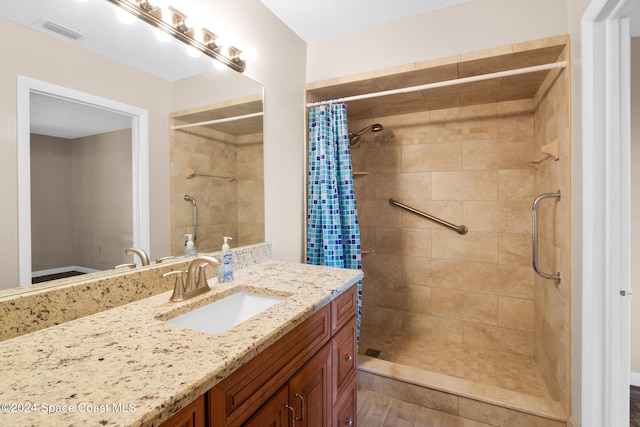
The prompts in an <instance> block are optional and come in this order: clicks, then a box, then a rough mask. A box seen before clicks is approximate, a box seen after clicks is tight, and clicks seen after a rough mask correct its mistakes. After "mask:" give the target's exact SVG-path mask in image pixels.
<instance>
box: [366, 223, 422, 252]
mask: <svg viewBox="0 0 640 427" xmlns="http://www.w3.org/2000/svg"><path fill="white" fill-rule="evenodd" d="M375 239H376V241H375V247H376V253H378V254H389V255H402V256H416V257H431V231H430V230H422V229H416V228H383V227H378V228H376V237H375Z"/></svg>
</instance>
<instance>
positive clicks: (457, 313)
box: [431, 288, 498, 325]
mask: <svg viewBox="0 0 640 427" xmlns="http://www.w3.org/2000/svg"><path fill="white" fill-rule="evenodd" d="M431 314H432V315H434V316H441V317H447V318H451V319H458V320H467V321H471V322H479V323H485V324H489V325H497V324H498V298H497V297H496V296H495V295H488V294H478V293H475V292H464V291H459V290H455V289H444V288H432V291H431Z"/></svg>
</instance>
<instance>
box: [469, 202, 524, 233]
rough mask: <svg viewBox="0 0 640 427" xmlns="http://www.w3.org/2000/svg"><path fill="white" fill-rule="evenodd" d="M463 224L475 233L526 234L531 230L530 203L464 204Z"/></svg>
mask: <svg viewBox="0 0 640 427" xmlns="http://www.w3.org/2000/svg"><path fill="white" fill-rule="evenodd" d="M463 210H464V217H463V222H464V224H465V225H466V226H467V227H468V228H469V230H473V231H489V232H503V233H526V232H528V231H530V230H531V204H530V203H529V201H525V200H516V201H480V202H476V201H470V202H464V203H463Z"/></svg>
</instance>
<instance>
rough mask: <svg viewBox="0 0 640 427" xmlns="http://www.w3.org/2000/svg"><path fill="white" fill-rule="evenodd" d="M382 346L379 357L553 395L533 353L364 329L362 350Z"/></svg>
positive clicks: (508, 387)
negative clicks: (518, 352)
mask: <svg viewBox="0 0 640 427" xmlns="http://www.w3.org/2000/svg"><path fill="white" fill-rule="evenodd" d="M368 349H373V350H379V351H380V354H379V356H378V358H379V359H382V360H386V361H388V362H393V363H398V364H401V365H405V366H411V367H414V368H419V369H424V370H428V371H431V372H436V373H439V374H445V375H449V376H453V377H457V378H462V379H465V380H469V381H474V382H477V383H480V384H485V385H491V386H495V387H500V388H503V389H506V390H511V391H516V392H520V393H526V394H528V395H531V396H539V397H545V398H548V397H549V391H548V389H547V387H546V386H545V384H544V380H543V379H542V377H541V375H540V372H539V370H538V367H537V365H536V363H535V360H534V359H533V357H527V356H521V355H518V354H514V353H509V352H505V351H499V350H492V349H488V348H484V347H479V346H474V345H466V344H458V343H454V342H448V341H439V340H430V339H425V338H424V337H422V336H420V337H415V336H409V335H402V334H390V333H376V332H371V331H370V330H366V329H363V331H362V336H361V337H360V347H359V351H358V353H359V354H365V353H366V352H367V350H368Z"/></svg>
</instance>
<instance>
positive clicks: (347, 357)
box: [344, 354, 353, 362]
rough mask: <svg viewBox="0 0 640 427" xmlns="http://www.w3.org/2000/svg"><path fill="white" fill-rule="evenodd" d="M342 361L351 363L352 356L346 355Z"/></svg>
mask: <svg viewBox="0 0 640 427" xmlns="http://www.w3.org/2000/svg"><path fill="white" fill-rule="evenodd" d="M344 360H346V361H347V362H351V361H352V360H353V356H352V355H350V354H347V356H346V357H345V358H344Z"/></svg>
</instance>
